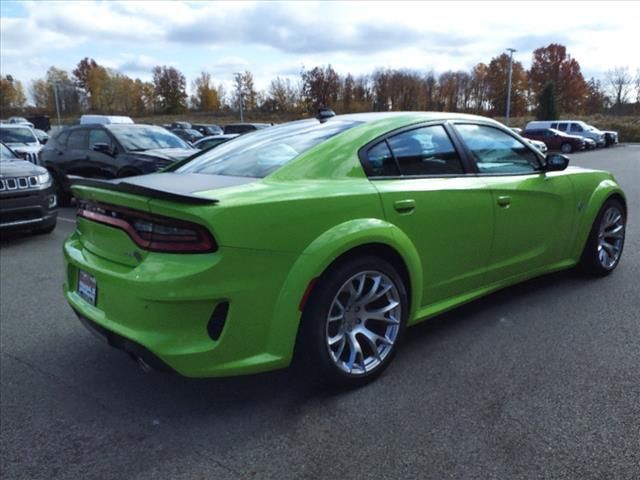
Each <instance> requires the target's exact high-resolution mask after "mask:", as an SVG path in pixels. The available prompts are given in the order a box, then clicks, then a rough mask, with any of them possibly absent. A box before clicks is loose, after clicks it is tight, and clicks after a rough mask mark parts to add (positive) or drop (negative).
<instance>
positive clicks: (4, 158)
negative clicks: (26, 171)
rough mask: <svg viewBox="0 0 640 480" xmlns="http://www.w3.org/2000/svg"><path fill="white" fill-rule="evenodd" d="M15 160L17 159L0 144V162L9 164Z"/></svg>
mask: <svg viewBox="0 0 640 480" xmlns="http://www.w3.org/2000/svg"><path fill="white" fill-rule="evenodd" d="M17 159H18V157H16V156H15V155H14V154H13V152H12V151H11V150H9V149H8V148H7V146H6V145H5V144H4V143H0V162H10V161H11V160H17Z"/></svg>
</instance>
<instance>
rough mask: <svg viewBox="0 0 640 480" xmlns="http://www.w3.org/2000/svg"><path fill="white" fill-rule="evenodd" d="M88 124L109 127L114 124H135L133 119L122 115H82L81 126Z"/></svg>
mask: <svg viewBox="0 0 640 480" xmlns="http://www.w3.org/2000/svg"><path fill="white" fill-rule="evenodd" d="M87 123H93V124H96V123H98V124H100V125H109V124H113V123H128V124H131V123H133V120H131V117H125V116H122V115H82V116H81V117H80V125H84V124H87Z"/></svg>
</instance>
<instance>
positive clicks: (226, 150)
mask: <svg viewBox="0 0 640 480" xmlns="http://www.w3.org/2000/svg"><path fill="white" fill-rule="evenodd" d="M359 123H361V122H355V121H346V120H331V121H328V122H325V123H319V122H318V121H317V120H301V121H298V122H291V123H286V124H283V125H278V126H276V127H270V128H265V129H261V130H258V131H256V132H253V133H248V134H246V135H244V136H242V137H239V138H237V139H235V140H234V141H233V142H229V143H225V144H224V145H220V146H219V147H216V148H214V149H213V150H210V151H208V152H206V153H204V154H202V155H200V156H199V157H198V158H197V159H194V160H193V161H192V162H189V163H187V164H186V165H184V166H182V167H181V168H179V169H178V170H177V172H180V173H208V174H211V175H229V176H237V177H256V178H262V177H266V176H267V175H269V174H270V173H272V172H274V171H275V170H277V169H278V168H280V167H281V166H283V165H285V164H286V163H288V162H290V161H291V160H292V159H294V158H295V157H297V156H298V155H300V154H301V153H303V152H305V151H307V150H309V149H311V148H313V147H315V146H316V145H318V144H320V143H322V142H323V141H325V140H327V139H329V138H331V137H333V136H334V135H337V134H339V133H341V132H344V131H345V130H348V129H350V128H352V127H355V126H356V125H358V124H359Z"/></svg>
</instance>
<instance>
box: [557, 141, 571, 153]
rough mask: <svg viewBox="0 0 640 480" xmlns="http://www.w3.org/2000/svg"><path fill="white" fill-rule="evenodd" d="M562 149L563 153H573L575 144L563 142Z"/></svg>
mask: <svg viewBox="0 0 640 480" xmlns="http://www.w3.org/2000/svg"><path fill="white" fill-rule="evenodd" d="M560 151H562V153H571V152H573V145H571V144H570V143H563V144H562V145H560Z"/></svg>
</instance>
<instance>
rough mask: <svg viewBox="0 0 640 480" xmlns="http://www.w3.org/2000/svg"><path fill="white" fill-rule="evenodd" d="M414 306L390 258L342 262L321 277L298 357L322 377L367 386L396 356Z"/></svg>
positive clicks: (306, 312) (302, 330)
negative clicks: (374, 314) (411, 306)
mask: <svg viewBox="0 0 640 480" xmlns="http://www.w3.org/2000/svg"><path fill="white" fill-rule="evenodd" d="M408 305H409V302H408V298H407V291H406V287H405V285H404V283H403V281H402V278H401V277H400V275H399V274H398V272H397V271H396V269H395V268H394V267H393V266H392V265H391V264H390V263H389V262H387V261H385V260H383V259H381V258H378V257H373V256H363V257H357V258H353V259H351V260H348V261H346V262H344V263H340V264H338V265H336V266H334V267H332V268H330V269H329V270H327V271H326V272H325V273H324V274H323V275H322V277H320V279H319V280H318V282H317V284H316V286H315V288H314V289H313V292H312V294H311V296H310V298H309V300H308V301H307V305H306V307H305V309H304V313H303V316H302V325H301V328H300V335H299V337H298V344H297V348H296V354H297V356H298V359H300V360H301V361H302V364H303V367H304V368H305V369H306V372H307V373H308V374H311V375H313V376H314V377H316V378H317V379H318V380H319V381H320V382H329V383H332V384H337V385H340V386H347V387H358V386H362V385H365V384H367V383H369V382H371V381H372V380H374V379H375V378H377V377H378V376H379V375H380V374H381V373H382V372H383V371H384V370H385V369H386V368H387V366H388V365H389V363H390V362H391V361H392V359H393V357H394V356H395V353H396V349H397V346H398V343H399V342H400V341H401V338H402V334H403V332H404V329H405V326H406V322H407V315H408V308H409V307H408ZM374 311H376V314H377V315H376V316H375V317H374V316H373V315H372V314H373V313H374Z"/></svg>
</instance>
